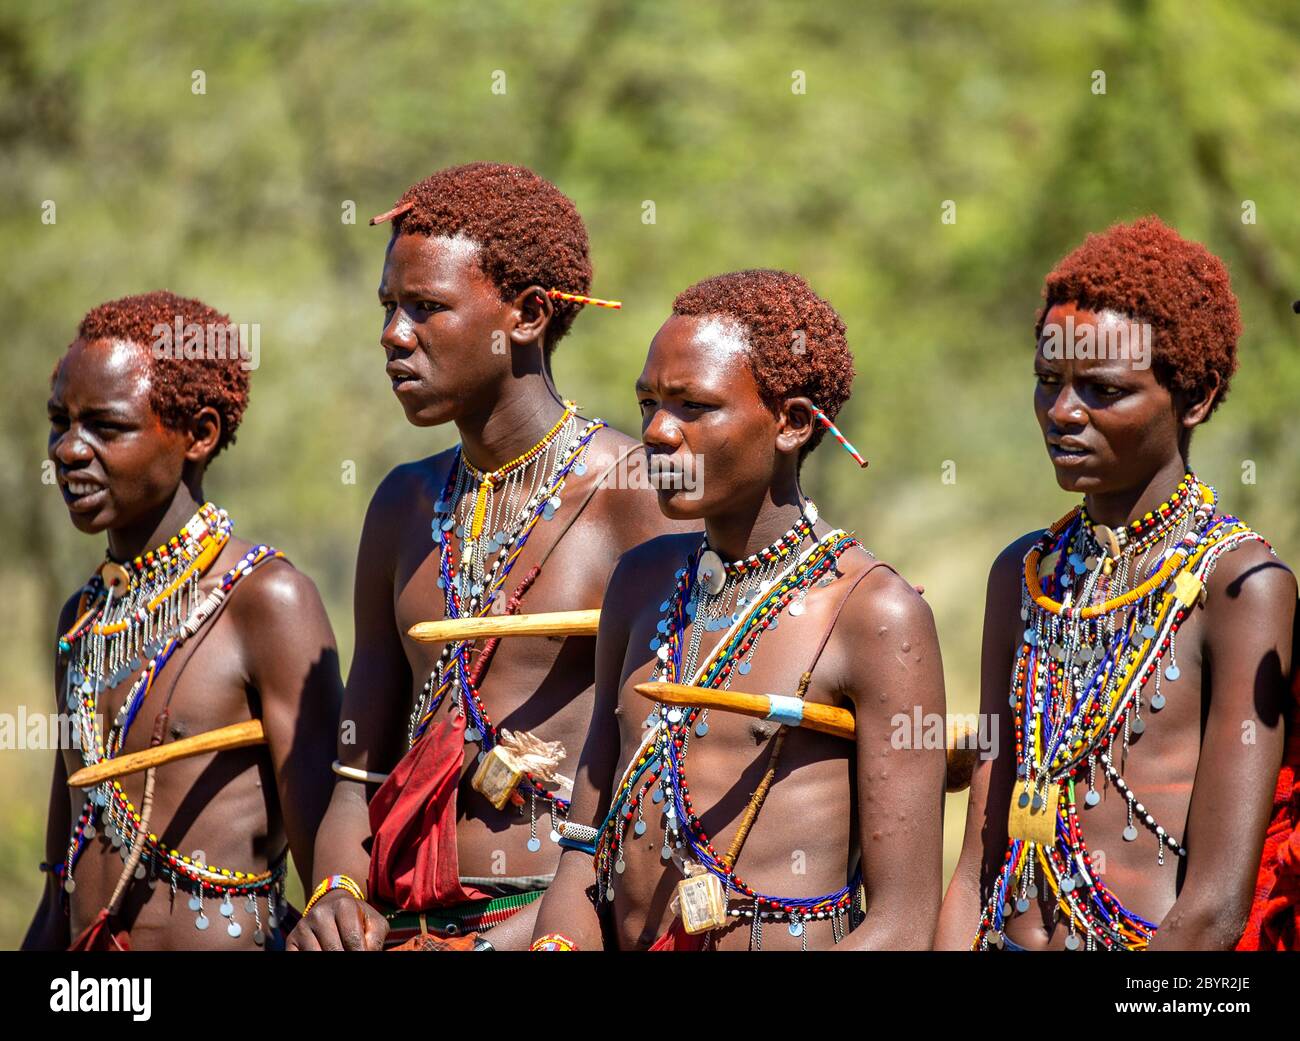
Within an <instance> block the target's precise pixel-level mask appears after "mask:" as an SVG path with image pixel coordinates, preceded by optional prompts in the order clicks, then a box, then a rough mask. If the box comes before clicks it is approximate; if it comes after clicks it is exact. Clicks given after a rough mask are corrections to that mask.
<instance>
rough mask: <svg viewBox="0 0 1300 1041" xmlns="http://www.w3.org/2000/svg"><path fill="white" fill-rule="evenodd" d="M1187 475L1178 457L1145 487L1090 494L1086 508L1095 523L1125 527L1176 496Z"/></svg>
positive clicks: (1182, 462)
mask: <svg viewBox="0 0 1300 1041" xmlns="http://www.w3.org/2000/svg"><path fill="white" fill-rule="evenodd" d="M1186 473H1187V462H1186V460H1185V459H1183V458H1182V457H1181V456H1175V457H1173V458H1172V459H1170V460H1169V461H1168V462H1167V463H1166V464H1165V465H1164V466H1162V467H1161V468H1160V469H1159V470H1158V471H1156V473H1155V474H1153V475H1152V476H1151V478H1150V480H1148V481H1147V482H1146V484H1144V485H1137V486H1135V487H1133V488H1125V489H1122V490H1117V491H1113V492H1104V493H1090V494H1088V495H1085V496H1084V500H1083V503H1084V506H1085V507H1086V508H1087V510H1088V516H1089V517H1090V518H1091V519H1092V522H1093V523H1094V524H1105V525H1106V526H1108V527H1111V528H1122V527H1124V526H1125V525H1127V524H1131V523H1132V522H1133V521H1135V520H1137V519H1138V518H1139V517H1141V516H1143V515H1144V514H1146V513H1148V512H1150V511H1151V510H1154V509H1155V508H1156V507H1157V506H1159V505H1160V504H1161V503H1162V502H1164V501H1165V500H1166V499H1168V498H1169V497H1170V496H1171V495H1173V494H1174V491H1175V489H1176V488H1177V487H1178V482H1179V481H1181V480H1182V479H1183V475H1184V474H1186Z"/></svg>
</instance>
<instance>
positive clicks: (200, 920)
mask: <svg viewBox="0 0 1300 1041" xmlns="http://www.w3.org/2000/svg"><path fill="white" fill-rule="evenodd" d="M207 927H208V916H207V915H205V914H203V912H201V911H200V912H199V916H198V917H197V918H196V919H194V928H195V929H199V930H203V929H206V928H207Z"/></svg>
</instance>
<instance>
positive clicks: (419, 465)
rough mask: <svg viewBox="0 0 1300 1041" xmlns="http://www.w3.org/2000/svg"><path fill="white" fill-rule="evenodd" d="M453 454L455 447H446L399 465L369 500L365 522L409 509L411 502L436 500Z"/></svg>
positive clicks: (391, 471)
mask: <svg viewBox="0 0 1300 1041" xmlns="http://www.w3.org/2000/svg"><path fill="white" fill-rule="evenodd" d="M455 452H456V450H455V448H447V449H444V450H443V451H441V452H438V453H436V454H434V455H430V456H425V458H423V459H414V460H412V461H411V462H409V463H399V464H398V465H397V466H395V467H393V468H392V469H391V470H389V471H388V473H387V474H386V475H385V476H384V479H383V480H382V481H380V482H379V486H378V487H377V488H376V489H375V493H374V495H372V496H371V497H370V510H369V513H368V515H367V521H369V519H370V517H371V516H375V517H377V518H383V517H385V516H393V515H394V514H395V513H398V512H399V511H401V510H402V509H404V508H409V507H410V505H411V502H412V500H413V499H418V498H421V497H424V496H430V495H432V496H435V497H436V496H437V494H438V492H439V491H440V490H441V487H442V483H443V482H444V481H446V479H447V472H448V470H449V469H450V467H451V463H452V460H453V458H454V457H455Z"/></svg>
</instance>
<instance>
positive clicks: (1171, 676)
mask: <svg viewBox="0 0 1300 1041" xmlns="http://www.w3.org/2000/svg"><path fill="white" fill-rule="evenodd" d="M1181 675H1182V673H1181V672H1180V671H1179V670H1178V666H1177V665H1170V666H1169V668H1167V669H1165V679H1167V680H1170V681H1171V682H1172V681H1173V680H1176V679H1178V677H1179V676H1181Z"/></svg>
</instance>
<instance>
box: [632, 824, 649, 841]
mask: <svg viewBox="0 0 1300 1041" xmlns="http://www.w3.org/2000/svg"><path fill="white" fill-rule="evenodd" d="M645 828H646V824H645V821H637V822H636V823H635V824H634V825H632V834H634V835H636V836H637V838H640V837H641V836H642V835H644V834H645Z"/></svg>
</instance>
